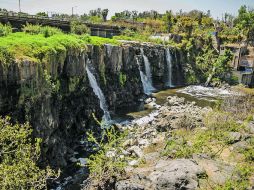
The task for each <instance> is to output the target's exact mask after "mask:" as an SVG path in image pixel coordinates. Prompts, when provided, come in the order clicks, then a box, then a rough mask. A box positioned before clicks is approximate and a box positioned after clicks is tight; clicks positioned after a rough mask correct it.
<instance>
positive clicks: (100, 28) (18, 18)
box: [0, 12, 125, 38]
mask: <svg viewBox="0 0 254 190" xmlns="http://www.w3.org/2000/svg"><path fill="white" fill-rule="evenodd" d="M0 23H3V24H7V23H10V24H11V25H12V27H13V28H16V29H17V30H21V28H22V26H23V25H25V24H26V23H29V24H40V25H42V26H52V27H57V28H60V29H62V30H63V31H65V32H70V30H71V21H70V20H67V19H56V18H51V17H42V16H36V15H21V14H18V13H11V12H0ZM83 24H84V25H86V26H87V27H89V28H90V30H91V35H92V36H100V37H105V38H111V37H113V36H117V35H120V34H121V31H122V30H124V29H125V27H118V26H111V25H106V24H92V23H86V22H83Z"/></svg>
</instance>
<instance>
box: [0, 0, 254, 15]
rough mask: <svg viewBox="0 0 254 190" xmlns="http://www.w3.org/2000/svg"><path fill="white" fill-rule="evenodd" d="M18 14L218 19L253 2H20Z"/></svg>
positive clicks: (7, 3)
mask: <svg viewBox="0 0 254 190" xmlns="http://www.w3.org/2000/svg"><path fill="white" fill-rule="evenodd" d="M20 1H21V10H22V12H28V13H30V14H35V13H37V12H56V13H68V14H71V12H72V7H74V8H73V10H74V14H83V13H88V12H89V10H91V9H97V8H108V9H109V11H110V12H109V16H112V15H114V13H115V12H120V11H124V10H137V11H139V12H140V11H146V10H156V11H158V12H161V13H163V12H165V11H166V10H173V11H174V12H177V11H179V10H180V9H182V10H183V11H190V10H193V9H198V10H201V11H205V12H207V10H211V14H212V16H213V17H214V18H221V17H222V14H223V13H225V12H227V13H231V14H233V15H237V10H238V9H239V7H240V6H241V5H247V6H250V7H253V8H254V0H20ZM0 8H6V9H8V10H13V11H17V12H18V0H0Z"/></svg>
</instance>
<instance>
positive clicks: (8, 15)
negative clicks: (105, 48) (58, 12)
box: [0, 11, 125, 30]
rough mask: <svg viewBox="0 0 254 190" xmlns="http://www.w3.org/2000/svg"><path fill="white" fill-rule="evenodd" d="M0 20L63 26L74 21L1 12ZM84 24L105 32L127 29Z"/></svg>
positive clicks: (106, 24) (89, 23)
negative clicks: (48, 22)
mask: <svg viewBox="0 0 254 190" xmlns="http://www.w3.org/2000/svg"><path fill="white" fill-rule="evenodd" d="M0 18H2V19H6V20H8V19H12V20H15V19H17V20H20V19H24V20H27V21H28V22H29V21H33V22H34V21H37V20H38V21H51V22H58V23H62V24H70V22H71V21H72V19H71V18H55V17H47V16H39V15H29V14H24V13H16V12H4V11H0ZM82 23H83V24H85V25H87V26H88V27H91V28H94V29H97V28H98V29H99V28H104V30H123V29H125V27H121V26H117V25H111V24H110V25H109V24H108V23H98V24H95V23H92V22H82Z"/></svg>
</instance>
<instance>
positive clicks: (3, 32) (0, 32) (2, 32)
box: [0, 23, 12, 37]
mask: <svg viewBox="0 0 254 190" xmlns="http://www.w3.org/2000/svg"><path fill="white" fill-rule="evenodd" d="M10 33H12V28H11V26H10V25H3V24H1V23H0V37H1V36H7V35H9V34H10Z"/></svg>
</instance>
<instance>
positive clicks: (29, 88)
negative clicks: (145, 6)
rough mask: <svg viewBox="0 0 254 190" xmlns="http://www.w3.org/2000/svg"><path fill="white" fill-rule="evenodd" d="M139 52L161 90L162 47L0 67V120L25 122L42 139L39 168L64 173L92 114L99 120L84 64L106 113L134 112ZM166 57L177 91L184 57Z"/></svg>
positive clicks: (106, 49)
mask: <svg viewBox="0 0 254 190" xmlns="http://www.w3.org/2000/svg"><path fill="white" fill-rule="evenodd" d="M141 47H142V48H143V49H144V52H145V55H146V56H147V57H148V59H149V61H150V63H151V67H152V68H151V69H152V75H153V82H154V85H155V86H156V87H157V88H158V89H160V88H163V87H164V83H165V80H166V78H167V76H166V75H167V73H168V72H167V70H166V69H167V66H166V55H165V47H163V46H154V45H138V44H136V45H133V44H125V45H122V46H111V45H105V46H100V47H99V46H92V45H90V46H88V47H87V49H86V50H82V51H81V50H69V52H68V53H67V55H65V56H64V57H56V58H54V59H52V61H51V63H49V64H45V63H41V64H38V63H35V62H32V61H22V62H19V63H15V62H13V63H9V64H8V65H3V64H1V63H0V114H1V115H10V116H12V118H13V121H14V122H16V121H17V122H25V121H29V122H30V124H31V125H32V127H33V128H34V137H40V138H42V139H43V143H42V156H41V163H42V164H50V165H51V166H56V167H64V166H65V165H66V164H67V162H66V160H67V158H68V155H71V153H72V151H73V150H72V147H73V146H74V145H75V144H76V143H77V142H78V141H79V140H80V137H81V135H82V134H84V133H85V132H86V131H87V130H88V129H89V128H91V126H92V125H91V124H92V123H93V122H94V120H93V119H92V113H95V114H96V116H97V117H98V118H101V116H102V114H103V112H102V110H100V107H99V100H98V98H97V97H96V96H95V94H94V93H93V90H92V88H91V87H90V85H89V81H88V79H87V75H86V72H85V66H86V64H91V66H92V68H93V70H92V72H93V74H94V75H95V76H96V79H97V81H98V83H99V84H100V87H101V89H102V91H103V92H104V95H105V97H106V100H107V103H108V106H109V110H110V111H112V112H114V111H116V110H118V109H120V108H124V107H131V106H136V105H137V104H138V103H139V99H140V98H142V97H143V95H144V94H143V87H142V82H141V79H140V73H139V66H138V64H137V61H136V59H137V57H139V58H140V57H141V54H140V48H141ZM170 51H171V52H174V53H175V57H174V55H173V53H172V58H173V69H174V71H173V80H174V84H177V85H182V84H183V82H184V74H183V71H182V64H183V63H182V61H181V56H183V55H181V52H178V51H177V50H175V49H172V48H171V50H170ZM141 60H142V59H141ZM142 64H143V63H141V65H142ZM141 69H144V68H143V67H141ZM94 130H97V132H99V130H100V129H99V128H96V129H94Z"/></svg>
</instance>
